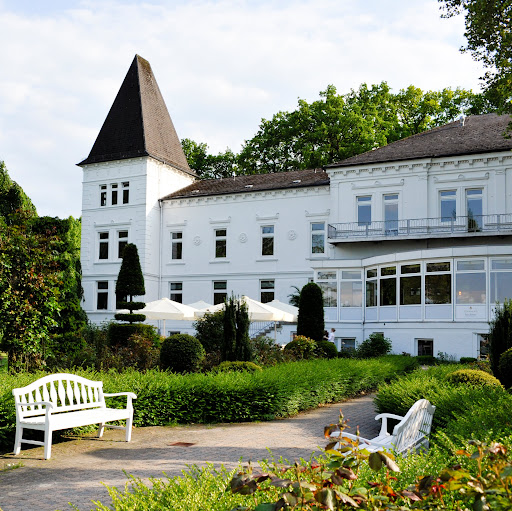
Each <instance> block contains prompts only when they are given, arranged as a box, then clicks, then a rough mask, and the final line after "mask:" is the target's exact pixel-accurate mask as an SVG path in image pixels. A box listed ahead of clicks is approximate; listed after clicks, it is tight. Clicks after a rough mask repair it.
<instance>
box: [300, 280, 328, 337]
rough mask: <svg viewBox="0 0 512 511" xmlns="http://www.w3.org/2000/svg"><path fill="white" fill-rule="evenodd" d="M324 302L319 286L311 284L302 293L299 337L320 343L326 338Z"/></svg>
mask: <svg viewBox="0 0 512 511" xmlns="http://www.w3.org/2000/svg"><path fill="white" fill-rule="evenodd" d="M324 329H325V322H324V301H323V298H322V290H321V289H320V286H319V285H318V284H315V283H314V282H310V283H309V284H306V285H305V286H304V287H303V288H302V290H301V292H300V301H299V315H298V318H297V335H304V336H305V337H309V338H310V339H313V340H314V341H317V342H320V341H321V340H322V339H323V336H324Z"/></svg>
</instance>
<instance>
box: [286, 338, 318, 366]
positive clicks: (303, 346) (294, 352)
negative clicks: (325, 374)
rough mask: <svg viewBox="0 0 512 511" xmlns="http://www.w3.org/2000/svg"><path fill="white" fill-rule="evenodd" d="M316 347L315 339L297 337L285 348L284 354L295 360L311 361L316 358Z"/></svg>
mask: <svg viewBox="0 0 512 511" xmlns="http://www.w3.org/2000/svg"><path fill="white" fill-rule="evenodd" d="M316 347H317V343H316V341H314V340H313V339H310V338H309V337H304V336H303V335H297V336H296V337H295V339H293V341H290V342H289V343H288V344H287V345H286V346H285V347H284V353H285V355H288V356H289V357H291V358H292V359H293V360H303V359H310V358H313V357H314V356H315V350H316Z"/></svg>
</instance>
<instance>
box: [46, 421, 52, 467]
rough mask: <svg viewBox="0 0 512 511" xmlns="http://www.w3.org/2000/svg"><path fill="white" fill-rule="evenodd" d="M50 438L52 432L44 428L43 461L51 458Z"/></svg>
mask: <svg viewBox="0 0 512 511" xmlns="http://www.w3.org/2000/svg"><path fill="white" fill-rule="evenodd" d="M52 436H53V431H52V430H51V429H48V428H46V429H45V430H44V459H45V460H49V459H50V458H51V456H52Z"/></svg>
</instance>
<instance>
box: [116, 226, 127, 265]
mask: <svg viewBox="0 0 512 511" xmlns="http://www.w3.org/2000/svg"><path fill="white" fill-rule="evenodd" d="M127 244H128V231H117V257H118V258H119V259H121V258H122V257H123V252H124V247H126V245H127Z"/></svg>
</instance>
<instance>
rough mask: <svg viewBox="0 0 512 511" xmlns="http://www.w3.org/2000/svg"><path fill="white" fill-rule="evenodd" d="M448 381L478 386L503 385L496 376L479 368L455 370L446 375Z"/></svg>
mask: <svg viewBox="0 0 512 511" xmlns="http://www.w3.org/2000/svg"><path fill="white" fill-rule="evenodd" d="M446 381H448V382H450V383H453V384H458V383H459V384H460V383H462V384H464V385H476V386H489V387H501V386H502V385H501V383H500V381H499V380H498V379H497V378H495V377H494V376H492V375H490V374H489V373H486V372H485V371H479V370H478V369H459V370H457V371H453V372H452V373H450V374H448V375H447V376H446Z"/></svg>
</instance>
